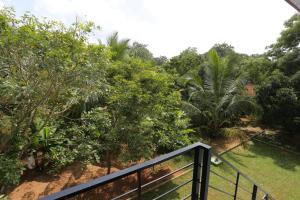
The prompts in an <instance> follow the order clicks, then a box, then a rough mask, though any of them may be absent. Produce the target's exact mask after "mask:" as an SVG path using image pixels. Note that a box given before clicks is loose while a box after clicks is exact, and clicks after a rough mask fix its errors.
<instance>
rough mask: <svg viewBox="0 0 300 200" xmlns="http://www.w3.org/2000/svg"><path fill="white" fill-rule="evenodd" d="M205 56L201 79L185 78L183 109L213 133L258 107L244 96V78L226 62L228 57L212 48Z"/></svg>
mask: <svg viewBox="0 0 300 200" xmlns="http://www.w3.org/2000/svg"><path fill="white" fill-rule="evenodd" d="M208 57H209V60H208V63H207V66H206V67H205V72H204V75H203V77H202V79H203V80H202V81H199V78H197V79H195V78H193V76H189V77H186V80H187V83H188V94H189V99H188V102H186V104H185V105H186V106H185V108H186V111H187V113H188V114H190V115H191V116H192V117H193V118H194V119H196V121H197V123H198V124H197V125H198V126H199V127H200V128H201V129H202V130H206V131H207V132H209V133H211V134H212V135H216V134H219V133H220V129H221V128H224V127H226V126H228V125H230V124H232V123H233V122H234V121H235V120H236V119H238V118H239V117H240V116H241V115H244V114H251V113H256V112H257V111H258V109H257V106H256V103H255V101H254V99H253V98H252V97H250V96H248V95H246V91H245V81H243V80H242V78H241V77H240V76H239V75H237V73H235V70H234V68H233V67H231V66H230V65H228V63H229V60H228V59H226V58H224V59H221V58H220V57H219V55H218V53H217V52H216V51H215V50H211V51H210V52H209V54H208ZM186 76H187V75H186ZM202 82H203V83H202Z"/></svg>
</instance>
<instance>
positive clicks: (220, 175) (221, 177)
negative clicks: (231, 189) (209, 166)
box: [210, 170, 235, 185]
mask: <svg viewBox="0 0 300 200" xmlns="http://www.w3.org/2000/svg"><path fill="white" fill-rule="evenodd" d="M210 171H211V172H212V173H213V174H215V175H217V176H219V177H220V178H222V179H224V180H226V181H228V182H230V183H231V184H233V185H235V182H233V181H231V180H229V179H228V178H226V177H224V176H222V175H220V174H218V173H217V172H215V171H213V170H210Z"/></svg>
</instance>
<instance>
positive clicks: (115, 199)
mask: <svg viewBox="0 0 300 200" xmlns="http://www.w3.org/2000/svg"><path fill="white" fill-rule="evenodd" d="M136 191H138V189H137V188H135V189H133V190H130V191H128V192H126V193H124V194H121V195H119V196H117V197H114V198H112V199H111V200H118V199H120V198H122V197H124V196H126V195H129V194H131V193H134V192H136Z"/></svg>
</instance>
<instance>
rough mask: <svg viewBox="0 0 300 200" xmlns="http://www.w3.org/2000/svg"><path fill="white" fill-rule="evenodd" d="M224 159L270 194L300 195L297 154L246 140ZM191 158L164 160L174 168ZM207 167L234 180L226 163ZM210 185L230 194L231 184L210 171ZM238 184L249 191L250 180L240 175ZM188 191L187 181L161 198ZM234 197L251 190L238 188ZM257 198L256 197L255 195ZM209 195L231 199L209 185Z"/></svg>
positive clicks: (294, 199) (294, 198) (290, 198)
mask: <svg viewBox="0 0 300 200" xmlns="http://www.w3.org/2000/svg"><path fill="white" fill-rule="evenodd" d="M223 157H224V158H225V159H227V160H228V161H229V162H231V163H232V164H233V165H235V166H236V167H237V168H238V169H240V170H241V171H242V172H244V173H246V174H247V175H249V176H250V177H251V178H252V179H253V180H254V181H256V183H258V184H259V185H260V186H262V187H263V188H264V189H265V190H267V191H268V192H269V193H270V194H271V195H272V196H273V197H274V198H276V199H284V200H299V199H300V157H299V156H298V155H295V154H293V153H288V152H284V151H282V150H280V149H278V148H276V147H272V146H268V145H265V144H262V143H258V142H255V143H254V142H249V144H248V145H247V147H246V148H244V147H238V148H236V149H234V150H232V151H230V152H228V153H226V154H224V155H223ZM189 162H192V158H191V157H190V156H180V157H177V158H175V159H172V160H170V161H168V163H165V164H166V165H169V166H171V167H172V168H173V169H177V168H179V167H181V166H184V165H185V164H187V163H189ZM211 169H212V170H213V171H214V172H217V173H218V174H221V175H222V176H225V177H226V178H228V179H229V180H231V181H233V182H234V181H235V179H236V178H235V177H236V172H235V171H233V170H232V169H231V168H229V167H228V166H227V165H226V164H224V163H223V164H222V165H220V166H218V167H216V166H212V167H211ZM191 178H192V173H191V172H190V173H186V174H185V175H183V176H180V177H178V178H175V179H173V180H172V181H169V182H168V183H166V184H163V185H161V186H159V187H158V188H156V189H154V190H152V191H150V192H147V193H145V194H144V195H143V199H153V198H155V197H157V196H159V195H160V194H162V193H164V192H166V191H168V190H169V189H171V188H173V187H175V186H178V185H180V184H181V183H184V182H185V181H187V180H189V179H191ZM210 185H212V186H215V187H217V188H219V189H222V190H224V191H226V192H228V193H230V194H233V193H234V185H233V184H231V183H229V182H228V181H225V180H223V179H221V178H220V177H218V176H216V175H215V174H213V173H210ZM240 185H241V186H242V187H243V188H245V189H247V190H248V191H252V187H253V186H252V184H250V182H248V181H247V180H246V179H245V178H243V177H241V178H240ZM190 192H191V183H190V184H188V185H186V186H184V187H182V188H180V189H179V190H177V191H174V192H172V193H171V194H169V195H167V196H166V197H165V198H162V199H182V198H184V197H185V196H186V195H188V194H190ZM238 197H240V198H242V199H251V194H249V193H247V192H245V191H244V190H242V189H239V190H238ZM258 197H259V198H262V197H263V193H262V192H261V191H259V193H258ZM259 198H258V199H259ZM209 199H211V200H226V199H232V197H230V196H227V195H225V194H223V193H220V192H218V191H215V190H213V189H211V188H210V189H209Z"/></svg>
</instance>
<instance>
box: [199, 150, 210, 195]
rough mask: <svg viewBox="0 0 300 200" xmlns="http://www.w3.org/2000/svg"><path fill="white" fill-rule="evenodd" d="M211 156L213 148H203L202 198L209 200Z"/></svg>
mask: <svg viewBox="0 0 300 200" xmlns="http://www.w3.org/2000/svg"><path fill="white" fill-rule="evenodd" d="M210 156H211V148H210V147H209V148H204V149H203V156H202V157H203V158H202V173H201V187H200V200H207V195H208V185H209V173H210Z"/></svg>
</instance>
